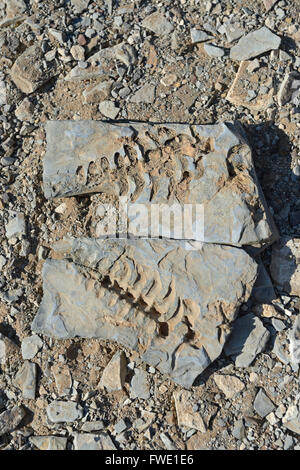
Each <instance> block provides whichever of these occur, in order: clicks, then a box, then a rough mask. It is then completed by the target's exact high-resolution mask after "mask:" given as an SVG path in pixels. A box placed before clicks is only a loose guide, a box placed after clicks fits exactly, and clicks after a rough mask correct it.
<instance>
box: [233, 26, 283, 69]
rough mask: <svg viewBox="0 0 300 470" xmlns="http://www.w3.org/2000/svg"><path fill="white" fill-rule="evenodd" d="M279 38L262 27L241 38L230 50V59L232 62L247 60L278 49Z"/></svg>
mask: <svg viewBox="0 0 300 470" xmlns="http://www.w3.org/2000/svg"><path fill="white" fill-rule="evenodd" d="M280 43H281V38H280V37H279V36H277V35H276V34H274V33H272V31H270V30H269V29H268V28H266V27H265V26H263V27H262V28H260V29H257V30H256V31H252V32H251V33H249V34H246V36H243V37H242V38H241V39H240V40H239V42H238V43H237V44H236V45H235V46H233V47H232V48H231V49H230V58H231V59H233V60H238V61H240V60H248V59H252V58H253V57H257V56H259V55H261V54H264V53H265V52H269V51H271V50H276V49H278V48H279V46H280Z"/></svg>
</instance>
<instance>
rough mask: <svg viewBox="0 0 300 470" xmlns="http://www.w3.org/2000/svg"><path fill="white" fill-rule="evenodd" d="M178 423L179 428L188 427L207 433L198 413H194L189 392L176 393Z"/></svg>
mask: <svg viewBox="0 0 300 470" xmlns="http://www.w3.org/2000/svg"><path fill="white" fill-rule="evenodd" d="M174 400H175V408H176V416H177V423H178V426H179V427H182V426H184V427H187V428H192V429H197V430H198V431H201V432H205V431H206V426H205V423H204V421H203V419H202V417H201V416H200V414H199V413H198V412H194V411H193V403H192V401H191V394H190V392H188V391H187V390H180V391H178V392H175V393H174Z"/></svg>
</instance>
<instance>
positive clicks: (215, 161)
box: [44, 121, 277, 247]
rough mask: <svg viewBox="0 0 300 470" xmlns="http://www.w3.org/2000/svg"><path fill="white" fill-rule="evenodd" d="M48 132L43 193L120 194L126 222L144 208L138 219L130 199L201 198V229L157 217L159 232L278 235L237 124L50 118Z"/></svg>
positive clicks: (239, 239)
mask: <svg viewBox="0 0 300 470" xmlns="http://www.w3.org/2000/svg"><path fill="white" fill-rule="evenodd" d="M46 132H47V152H46V156H45V159H44V192H45V195H46V197H48V198H53V197H61V196H71V195H80V194H86V193H93V192H101V193H105V194H108V195H112V196H116V197H119V196H126V197H127V198H128V200H129V210H128V218H129V222H130V220H131V221H133V220H134V221H135V223H137V222H138V220H140V221H141V222H143V220H144V219H143V217H144V215H139V216H138V217H140V219H138V220H137V214H136V213H135V212H134V213H133V214H131V213H130V207H132V205H133V204H144V206H145V207H149V206H150V205H153V204H166V205H168V206H172V204H178V205H180V206H181V207H183V204H186V205H187V204H192V205H196V204H197V205H203V206H202V207H203V214H204V230H203V231H200V233H199V232H197V233H196V232H194V233H193V236H190V235H187V234H186V233H185V232H183V233H182V232H180V234H179V235H177V234H176V233H175V232H173V231H172V232H171V235H169V236H168V235H167V234H169V233H170V232H169V224H168V223H167V222H166V221H165V220H161V221H160V222H159V226H160V235H162V236H163V237H168V238H178V239H195V240H198V241H205V242H207V243H220V244H228V245H234V246H244V245H251V246H255V247H261V246H264V245H266V244H269V243H271V242H272V241H274V240H275V239H276V238H277V231H276V228H275V226H274V223H273V220H272V217H271V215H270V214H269V211H268V209H267V206H266V204H265V200H264V197H263V194H262V192H261V190H260V187H259V183H258V181H257V178H256V175H255V170H254V166H253V163H252V159H251V150H250V148H249V146H248V145H247V142H246V140H245V138H244V135H243V131H242V128H241V127H240V126H238V125H232V124H217V125H205V126H200V125H199V126H196V125H195V126H189V125H181V124H143V123H133V122H128V123H126V124H124V123H117V124H116V123H108V122H100V121H50V122H48V123H47V126H46ZM166 224H167V225H166ZM173 228H174V227H173ZM173 228H172V227H171V229H173ZM129 231H130V230H129ZM189 233H190V232H189ZM143 235H144V236H145V235H146V236H147V235H148V234H143Z"/></svg>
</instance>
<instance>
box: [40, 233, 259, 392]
mask: <svg viewBox="0 0 300 470" xmlns="http://www.w3.org/2000/svg"><path fill="white" fill-rule="evenodd" d="M54 250H55V252H54V254H53V256H54V257H55V258H62V259H49V260H46V262H45V263H44V267H43V285H44V297H43V300H42V303H41V305H40V309H39V312H38V314H37V317H36V318H35V320H34V322H33V324H32V329H33V331H34V332H36V333H42V334H45V335H48V336H52V337H55V338H73V337H76V336H80V337H84V338H101V339H110V340H113V341H116V342H118V343H119V344H121V345H123V346H125V347H127V348H130V349H132V350H135V351H137V352H138V353H139V355H140V357H141V358H142V360H143V361H145V362H146V363H148V364H150V365H152V366H154V367H157V368H158V369H159V370H160V371H161V372H162V373H165V374H167V375H169V376H170V377H171V378H172V379H173V380H174V381H175V382H177V383H179V384H181V385H183V386H184V387H187V388H189V387H191V386H192V384H193V382H194V380H195V379H196V377H197V376H198V375H199V374H200V373H201V372H202V371H203V370H205V368H206V367H207V366H208V365H209V364H210V363H211V362H213V361H214V360H215V359H216V358H217V357H218V356H219V355H220V353H221V351H222V349H223V346H224V343H225V341H226V338H227V337H228V335H229V333H230V331H231V324H232V321H233V320H234V319H235V317H236V314H237V312H238V309H239V307H240V305H241V303H242V302H245V301H247V299H248V298H249V296H250V294H251V290H252V287H253V285H254V283H255V280H256V277H257V272H258V267H257V264H256V263H255V261H253V259H252V258H251V257H250V256H249V255H248V254H247V253H246V252H245V251H244V250H242V249H239V248H235V247H231V246H219V245H213V244H203V245H202V244H201V243H197V242H184V241H179V240H166V239H160V240H149V239H135V240H130V239H128V240H127V239H125V240H122V239H119V240H110V239H87V238H86V239H84V238H82V239H69V240H65V241H62V242H59V243H57V244H56V246H55V247H54ZM64 258H65V259H64Z"/></svg>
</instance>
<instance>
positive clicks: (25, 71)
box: [11, 44, 56, 94]
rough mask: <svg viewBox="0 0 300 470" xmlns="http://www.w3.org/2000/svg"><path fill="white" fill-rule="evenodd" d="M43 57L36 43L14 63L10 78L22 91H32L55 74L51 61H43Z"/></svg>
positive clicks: (27, 92)
mask: <svg viewBox="0 0 300 470" xmlns="http://www.w3.org/2000/svg"><path fill="white" fill-rule="evenodd" d="M43 58H44V53H43V51H42V49H41V48H40V46H39V45H38V44H36V45H33V46H30V47H29V48H28V49H26V50H25V51H24V52H23V54H21V55H20V56H19V57H18V58H17V60H16V62H15V63H14V65H13V67H12V69H11V78H12V80H13V81H14V83H15V84H16V86H17V87H18V88H20V90H21V91H23V93H26V94H29V93H33V92H34V91H35V90H37V89H38V88H39V87H40V86H42V85H44V84H45V83H46V82H47V81H49V80H50V79H51V78H52V77H54V75H55V74H56V69H55V67H54V64H53V62H45V61H44V60H43ZM45 64H46V66H45Z"/></svg>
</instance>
